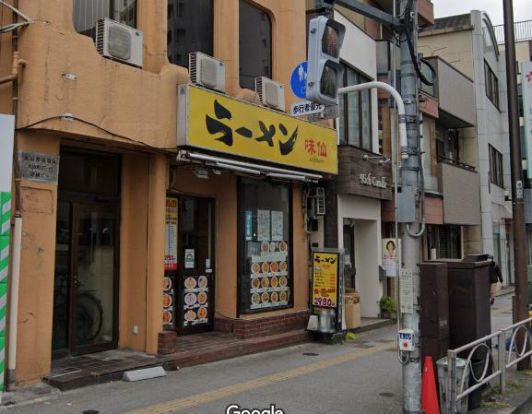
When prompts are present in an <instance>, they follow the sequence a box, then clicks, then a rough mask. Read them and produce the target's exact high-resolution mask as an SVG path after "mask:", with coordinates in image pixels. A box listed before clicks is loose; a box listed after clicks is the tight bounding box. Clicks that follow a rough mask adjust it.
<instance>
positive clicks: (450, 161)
mask: <svg viewBox="0 0 532 414" xmlns="http://www.w3.org/2000/svg"><path fill="white" fill-rule="evenodd" d="M438 162H443V163H445V164H449V165H454V166H455V167H458V168H463V169H464V170H468V171H473V172H475V171H476V168H475V167H474V166H473V165H470V164H467V163H465V162H462V161H457V160H455V159H452V158H446V157H442V156H438Z"/></svg>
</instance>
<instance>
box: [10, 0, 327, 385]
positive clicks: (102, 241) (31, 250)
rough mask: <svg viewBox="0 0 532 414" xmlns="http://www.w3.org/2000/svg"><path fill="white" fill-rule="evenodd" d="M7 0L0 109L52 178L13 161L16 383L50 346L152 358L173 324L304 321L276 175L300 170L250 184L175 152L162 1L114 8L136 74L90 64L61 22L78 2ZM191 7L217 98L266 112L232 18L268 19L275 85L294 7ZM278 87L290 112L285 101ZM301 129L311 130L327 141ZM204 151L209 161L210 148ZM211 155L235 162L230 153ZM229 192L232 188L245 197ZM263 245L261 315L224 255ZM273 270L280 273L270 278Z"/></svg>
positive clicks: (287, 195) (46, 368)
mask: <svg viewBox="0 0 532 414" xmlns="http://www.w3.org/2000/svg"><path fill="white" fill-rule="evenodd" d="M14 3H15V6H16V7H18V8H19V9H20V10H21V11H22V12H23V13H24V14H25V15H27V16H30V17H31V18H32V19H33V20H34V21H35V22H34V23H32V24H29V25H27V26H26V27H24V28H23V29H20V30H19V31H18V39H15V38H14V37H13V36H12V35H8V34H4V35H2V37H1V38H0V42H1V47H2V55H1V60H0V71H1V72H2V73H9V72H10V71H11V67H12V63H13V54H14V53H15V52H18V53H19V54H20V56H21V57H22V58H23V59H24V60H25V62H26V64H25V66H24V67H19V70H20V73H19V76H18V81H17V82H16V83H15V84H11V83H6V84H3V85H2V86H0V108H1V111H2V112H4V113H13V112H15V113H16V128H17V131H16V152H17V154H19V156H20V157H22V158H21V159H24V157H26V160H27V159H34V160H35V157H44V158H45V161H46V162H48V163H50V162H51V163H52V164H53V163H55V164H56V165H58V166H59V172H58V175H56V176H55V179H54V177H53V174H52V176H51V177H48V178H47V179H40V180H36V179H35V177H32V176H31V174H30V175H24V171H26V170H24V168H26V169H29V170H31V168H32V167H31V165H28V164H27V163H26V164H24V163H23V162H22V161H21V162H20V163H19V169H18V170H16V179H15V181H14V183H13V189H14V193H13V194H14V197H13V199H14V200H15V201H14V209H13V210H14V211H17V212H18V213H19V214H20V216H21V218H22V223H23V228H22V235H23V236H22V246H21V259H22V260H21V261H22V265H21V269H20V295H19V316H18V336H17V345H16V347H17V361H16V362H17V364H16V378H15V380H16V382H17V383H31V382H35V381H38V380H40V379H41V378H42V377H43V376H45V375H47V374H48V373H49V372H50V370H51V366H52V360H53V358H55V357H61V356H64V355H75V354H82V353H85V352H94V351H98V350H103V349H110V348H126V349H132V350H137V351H142V352H146V353H149V354H156V353H158V352H159V351H161V349H160V347H161V345H160V337H161V335H172V336H175V335H176V332H177V334H183V333H188V331H189V330H188V329H185V328H188V327H190V328H191V329H190V331H191V332H192V331H194V332H195V331H196V330H195V329H192V328H198V329H199V328H200V327H199V326H196V325H195V324H196V322H197V324H198V325H202V323H201V322H202V321H203V322H205V327H204V328H205V329H204V330H209V329H211V330H212V329H217V330H225V331H231V332H233V333H235V334H236V335H237V336H238V335H239V336H241V337H249V336H253V335H260V334H261V333H263V331H261V329H260V321H261V320H263V319H264V318H268V320H269V322H270V328H269V329H270V332H281V331H282V330H283V329H287V326H288V327H292V328H294V327H302V326H304V324H305V323H306V318H307V312H308V271H307V251H308V240H307V235H306V233H305V230H304V228H305V226H304V211H303V209H302V205H303V199H304V192H305V191H306V190H305V188H306V187H305V185H304V184H303V183H301V181H300V180H299V181H297V182H296V181H294V180H293V179H291V178H290V174H294V172H295V173H297V172H300V175H301V174H310V172H311V171H312V170H313V169H312V168H310V169H309V168H301V167H300V166H297V165H289V164H285V165H284V166H283V168H284V169H285V170H287V171H288V178H286V177H285V179H283V180H270V179H266V180H264V179H263V177H262V178H261V179H260V180H257V179H253V178H249V175H250V173H248V174H246V173H245V171H244V170H245V169H242V170H241V171H240V173H238V168H236V167H234V166H233V168H232V169H230V170H227V169H224V168H221V167H220V168H212V166H210V167H209V166H205V165H192V164H189V163H184V162H177V161H176V156H177V144H176V131H177V128H178V126H179V125H178V124H177V116H176V114H177V112H178V107H177V101H178V99H177V85H178V84H183V83H186V82H188V81H189V75H188V68H187V67H184V66H180V65H176V64H173V63H171V62H170V61H169V59H168V55H169V50H168V44H169V36H170V35H169V33H170V32H171V30H172V28H169V27H168V25H167V22H168V21H169V16H168V13H169V12H170V11H171V9H170V7H169V4H168V2H167V1H166V0H154V1H144V0H140V1H136V2H135V1H132V2H128V3H129V4H130V9H129V12H130V13H131V10H132V13H134V16H135V19H134V20H135V23H136V29H137V30H138V31H140V32H142V34H143V47H142V52H143V59H142V67H134V66H131V65H127V64H124V63H122V62H118V61H114V60H111V59H106V58H104V57H103V56H102V55H101V54H100V53H98V50H97V48H96V47H95V43H94V40H93V38H91V36H90V35H87V34H88V33H85V34H83V33H79V31H80V30H79V27H78V30H76V27H75V26H74V20H75V19H74V16H75V14H76V13H80V12H82V11H83V7H84V6H83V5H84V2H83V1H80V0H67V1H64V0H46V1H45V0H39V1H35V0H15V1H14ZM174 3H175V2H174ZM203 3H204V4H206V5H208V6H210V5H212V7H211V9H210V10H211V11H212V28H211V29H212V39H211V40H212V55H213V56H214V57H216V58H218V59H220V60H221V61H223V62H224V63H225V70H226V72H225V85H226V94H227V95H228V96H232V97H235V98H237V100H238V101H240V102H244V103H245V105H248V106H249V107H251V108H252V109H250V110H253V111H255V112H256V113H257V114H258V116H266V115H265V114H266V113H268V115H267V116H271V117H273V118H272V119H275V120H277V119H278V118H276V117H279V116H282V114H280V113H279V112H273V111H271V110H267V109H265V108H262V107H260V106H257V105H256V104H257V103H259V100H258V97H257V94H256V93H255V91H253V90H250V89H249V88H244V87H241V84H242V77H241V72H240V71H241V67H242V66H243V63H242V62H240V61H239V60H240V56H241V55H240V51H239V28H241V27H242V20H241V19H239V12H240V11H241V10H242V7H248V8H250V7H251V8H252V11H250V13H251V12H253V10H257V11H258V12H260V15H261V16H266V19H267V21H268V22H269V24H267V26H268V27H269V30H270V31H271V35H270V36H269V41H270V49H269V50H270V54H269V55H266V57H265V59H266V60H268V61H269V73H256V74H255V75H257V76H260V75H267V76H269V77H271V78H273V79H274V80H276V81H278V82H281V83H283V84H285V85H288V84H289V80H290V74H291V71H292V69H293V68H294V67H296V66H297V64H298V63H299V62H301V61H303V60H304V59H305V50H306V40H305V32H306V29H305V3H304V2H303V1H301V2H300V1H284V0H260V1H247V0H246V1H245V2H242V1H240V2H239V1H235V0H213V1H212V2H203ZM242 3H245V4H244V5H242ZM176 6H179V5H178V4H177V3H176ZM4 11H5V12H4V13H3V14H2V16H3V19H4V20H3V22H2V24H4V25H5V24H9V23H12V16H11V13H7V10H4ZM115 12H116V10H115ZM85 17H86V19H90V18H91V17H94V16H85ZM100 17H101V16H100ZM263 19H264V17H263ZM90 23H91V24H93V23H95V22H90ZM89 34H90V33H89ZM256 47H257V48H258V47H259V45H257V46H256ZM285 91H286V93H285V98H286V104H287V107H289V105H290V104H291V103H293V102H294V100H295V98H294V97H293V96H292V95H291V94H290V93H289V92H288V88H285ZM206 93H207V94H213V93H212V92H210V91H207V92H206ZM212 96H214V95H212ZM249 102H252V103H253V104H250V103H249ZM235 105H236V104H235ZM283 119H284V118H283ZM279 122H280V121H279ZM279 128H280V127H279ZM315 128H317V129H315V130H313V131H314V133H315V135H316V136H317V137H318V138H319V137H320V134H323V135H324V136H328V134H330V130H329V129H327V128H321V127H315ZM333 134H334V131H333ZM301 139H303V138H301ZM235 140H236V136H235ZM207 152H208V153H209V155H210V156H220V153H218V152H217V151H216V150H214V151H207ZM333 152H334V153H335V149H334V151H333V150H332V149H330V153H331V157H333V155H334V154H333ZM221 156H222V157H225V158H223V159H230V160H232V159H239V160H240V162H243V161H245V157H240V156H238V154H237V155H236V156H235V157H232V156H230V155H229V156H228V155H227V154H225V155H224V154H222V155H221ZM28 157H29V158H28ZM31 157H34V158H31ZM250 158H251V159H253V158H254V159H255V160H254V161H253V160H251V161H250V162H251V163H253V164H258V165H261V164H265V165H266V167H265V168H266V169H267V168H273V167H272V165H274V164H275V163H271V162H269V160H268V158H267V157H266V158H265V157H264V155H263V153H261V150H260V149H258V150H257V152H256V154H254V156H251V157H250ZM248 162H249V161H248ZM222 164H223V163H221V162H219V163H218V164H217V165H218V166H220V165H222ZM22 167H24V168H22ZM203 168H204V169H206V171H207V173H205V171H202V169H203ZM23 170H24V171H23ZM301 171H303V172H301ZM26 172H28V171H26ZM251 175H253V174H251ZM300 175H298V176H297V177H300ZM321 175H323V176H326V175H327V174H321ZM268 186H269V187H268ZM257 188H258V189H259V190H261V189H262V190H261V191H266V195H268V194H270V193H267V191H270V188H271V189H272V190H271V191H274V192H275V194H279V199H282V203H281V202H280V203H281V204H282V205H281V204H280V205H279V206H277V205H271V206H269V205H268V203H267V202H266V201H263V200H262V199H263V198H264V197H262V196H261V194H259V195H257V194H255V192H257ZM254 191H255V192H254ZM242 193H245V194H247V195H246V197H247V198H246V199H245V200H244V201H243V198H241V194H242ZM259 193H260V191H259ZM271 194H274V193H271ZM254 197H255V198H254ZM257 200H258V201H257ZM261 200H262V201H261ZM172 203H175V204H172ZM261 203H264V206H263V204H261ZM261 206H263V207H261ZM248 211H249V216H248V213H247V212H248ZM264 211H273V212H275V214H276V215H275V216H274V215H273V213H272V215H271V220H272V223H273V220H277V222H276V223H277V227H276V230H275V231H276V232H277V233H276V234H277V236H275V237H274V236H273V233H272V234H270V237H264V238H263V240H262V243H260V241H261V240H258V241H257V240H255V238H254V237H255V234H254V232H255V231H256V230H257V227H255V226H259V225H261V223H262V226H263V227H264V221H262V222H257V220H260V219H259V218H257V215H258V216H261V215H262V216H264ZM268 214H270V213H268ZM283 214H284V216H283ZM262 216H261V217H262ZM268 217H270V216H268ZM275 217H276V218H275ZM279 217H281V219H280V218H279ZM248 218H249V220H253V221H252V222H251V221H249V222H248V221H247V220H248ZM264 220H265V219H264ZM268 220H270V219H268ZM206 223H208V224H206ZM250 223H253V224H250ZM268 223H269V222H268ZM272 225H273V224H272ZM283 225H284V227H283ZM176 226H177V227H176ZM248 226H250V227H249V229H251V230H250V233H249V234H248V233H247V231H248ZM251 226H253V227H251ZM279 226H280V227H279ZM268 228H269V224H268ZM279 228H281V230H279ZM272 229H273V227H272ZM273 231H274V230H272V232H273ZM171 232H173V233H171ZM268 232H269V230H268ZM244 233H245V235H244ZM248 237H249V239H248ZM252 239H253V240H252ZM169 240H170V241H169ZM265 240H268V241H269V242H270V247H269V248H270V249H271V250H270V253H271V255H272V257H271V258H270V259H271V260H270V261H269V262H268V263H269V266H271V267H270V268H269V269H270V273H268V274H269V277H266V276H264V275H265V274H266V273H267V272H264V275H263V277H262V278H261V283H268V284H270V286H272V287H273V284H275V286H276V287H277V286H279V289H280V290H279V292H277V291H276V290H275V289H274V290H275V292H272V293H270V296H269V298H267V300H263V298H264V297H263V295H264V293H265V292H263V293H262V294H260V296H261V299H260V301H261V302H260V303H261V304H263V305H264V306H263V308H260V309H257V308H256V307H255V309H252V310H253V311H250V308H253V306H254V304H255V305H256V303H255V300H256V297H255V296H254V295H253V294H252V295H251V297H250V298H251V299H250V298H248V296H249V292H250V291H249V286H248V287H247V288H246V286H245V283H247V282H245V281H246V280H247V279H249V274H248V275H247V276H246V272H249V269H248V270H245V269H244V267H243V266H245V265H246V263H247V262H246V261H247V260H251V259H250V258H252V257H255V256H253V255H252V254H251V253H250V255H249V256H247V257H243V258H241V257H239V255H238V251H239V247H242V246H243V243H247V244H246V246H247V247H248V248H249V249H252V248H253V249H254V248H256V247H257V246H259V247H260V248H262V245H263V244H264V241H265ZM252 242H253V243H255V242H257V243H258V244H257V243H255V244H253V246H251V244H250V243H252ZM169 243H170V245H171V246H169ZM172 246H173V247H172ZM172 248H175V249H176V250H175V251H176V252H178V253H176V254H175V258H174V259H173V260H174V262H172V259H170V260H168V250H169V249H172ZM283 255H284V256H283ZM283 257H284V258H283ZM176 262H177V263H176ZM273 262H276V263H278V264H277V265H275V269H274V267H273V264H272V263H273ZM253 263H255V262H253ZM283 263H284V265H283ZM283 266H284V268H285V273H282V271H281V270H280V269H279V272H278V273H279V274H277V272H274V270H278V267H281V268H283ZM286 267H288V269H286ZM252 272H253V268H252ZM272 275H273V276H272ZM246 278H247V279H246ZM274 278H275V280H276V281H275V282H274V281H273V279H274ZM167 279H168V280H167ZM263 279H266V280H267V281H266V282H263V281H262V280H263ZM249 280H251V283H255V282H254V281H253V280H254V279H253V277H252V279H249ZM170 285H171V286H170ZM192 285H193V286H192ZM263 287H264V285H263ZM281 287H283V288H282V289H281ZM284 287H286V289H285V288H284ZM187 289H188V290H190V292H189V291H188V290H187ZM246 289H248V290H247V291H246ZM170 292H172V295H170ZM276 292H277V295H275V296H274V295H273V294H274V293H276ZM188 293H190V294H193V295H194V296H191V295H188V296H187V294H188ZM204 294H205V295H208V296H204ZM283 295H285V296H283ZM207 298H208V300H207ZM274 298H275V299H274ZM282 298H284V302H283V301H282V300H281V299H282ZM193 299H194V300H193ZM250 301H251V302H250ZM248 302H250V303H248ZM281 302H283V303H281ZM198 303H199V305H198ZM278 303H281V305H282V306H279V305H278ZM276 304H277V305H276ZM207 305H209V306H210V307H207ZM266 305H268V306H266ZM200 308H202V309H203V308H204V310H203V311H200V310H199V309H200ZM178 310H180V311H181V313H179V311H178ZM191 312H192V313H191ZM183 317H184V319H183ZM287 321H288V322H287ZM189 322H190V323H189ZM168 327H170V328H168ZM167 328H168V329H167ZM199 330H202V329H199ZM168 332H170V333H169V334H168ZM175 340H178V339H177V337H176V339H175ZM8 352H9V350H8Z"/></svg>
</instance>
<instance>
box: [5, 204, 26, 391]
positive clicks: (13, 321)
mask: <svg viewBox="0 0 532 414" xmlns="http://www.w3.org/2000/svg"><path fill="white" fill-rule="evenodd" d="M13 233H14V235H13V262H12V271H11V280H10V284H11V288H10V289H9V296H10V299H11V300H10V302H9V337H8V348H7V349H8V360H7V384H8V389H10V390H11V389H12V388H13V386H14V384H15V370H16V366H17V328H18V299H19V286H20V253H21V249H22V217H20V214H16V215H15V226H14V230H13Z"/></svg>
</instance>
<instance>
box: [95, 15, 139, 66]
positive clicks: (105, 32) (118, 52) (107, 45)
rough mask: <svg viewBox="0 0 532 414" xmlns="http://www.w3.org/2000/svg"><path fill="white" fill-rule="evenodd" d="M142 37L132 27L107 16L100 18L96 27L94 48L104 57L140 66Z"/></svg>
mask: <svg viewBox="0 0 532 414" xmlns="http://www.w3.org/2000/svg"><path fill="white" fill-rule="evenodd" d="M143 37H144V36H143V34H142V32H141V31H139V30H137V29H135V28H133V27H129V26H126V25H125V24H122V23H119V22H116V21H114V20H112V19H109V18H105V19H100V20H98V25H97V27H96V49H97V50H98V53H100V54H101V55H102V56H105V57H106V58H109V59H114V60H118V61H120V62H123V63H127V64H128V65H132V66H136V67H139V68H141V67H142V42H143Z"/></svg>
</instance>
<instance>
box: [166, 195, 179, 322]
mask: <svg viewBox="0 0 532 414" xmlns="http://www.w3.org/2000/svg"><path fill="white" fill-rule="evenodd" d="M177 207H178V201H177V198H175V197H166V218H165V224H166V226H165V227H166V229H165V230H166V240H165V250H164V286H163V323H164V329H165V330H174V329H175V326H176V325H175V323H176V321H175V306H176V304H175V287H176V272H177V215H178V209H177Z"/></svg>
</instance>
